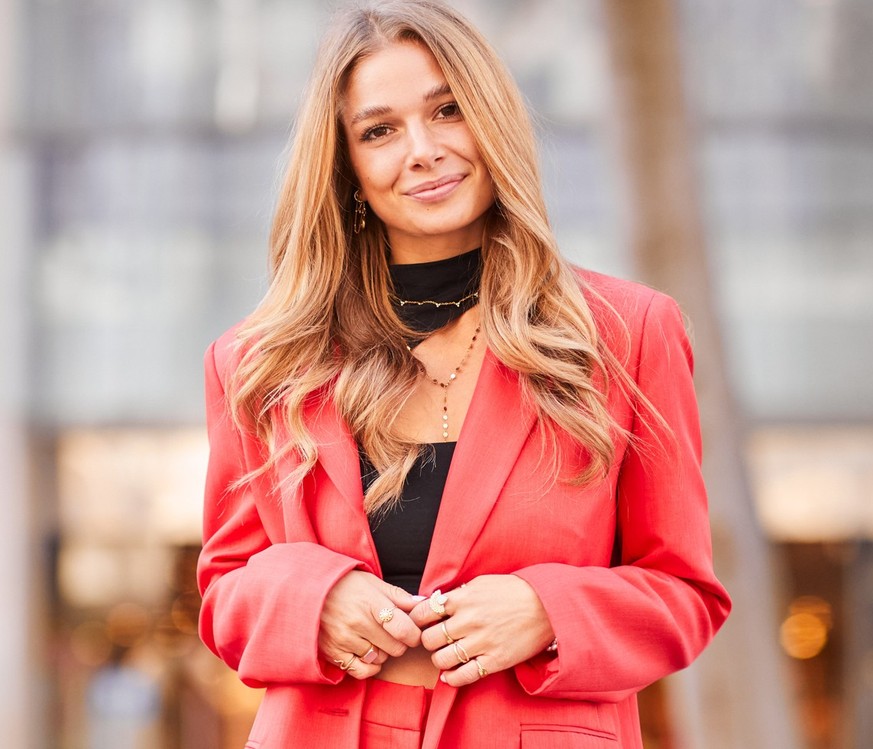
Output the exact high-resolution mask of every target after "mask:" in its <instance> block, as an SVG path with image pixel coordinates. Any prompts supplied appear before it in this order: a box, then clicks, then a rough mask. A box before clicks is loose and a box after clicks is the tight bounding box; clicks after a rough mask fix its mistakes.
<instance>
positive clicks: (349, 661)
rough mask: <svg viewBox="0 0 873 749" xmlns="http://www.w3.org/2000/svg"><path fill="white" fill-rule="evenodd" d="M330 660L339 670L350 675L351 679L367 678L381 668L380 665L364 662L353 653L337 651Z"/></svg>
mask: <svg viewBox="0 0 873 749" xmlns="http://www.w3.org/2000/svg"><path fill="white" fill-rule="evenodd" d="M332 661H333V664H334V665H335V666H336V667H337V668H338V669H339V670H340V671H342V672H343V673H344V674H346V675H348V676H351V677H352V678H353V679H369V678H370V677H371V676H375V675H376V674H378V673H379V671H381V670H382V666H381V665H379V664H376V663H364V662H363V661H362V660H361V659H360V658H359V657H358V656H357V655H355V654H354V653H339V654H338V655H337V656H336V657H335V658H333V659H332Z"/></svg>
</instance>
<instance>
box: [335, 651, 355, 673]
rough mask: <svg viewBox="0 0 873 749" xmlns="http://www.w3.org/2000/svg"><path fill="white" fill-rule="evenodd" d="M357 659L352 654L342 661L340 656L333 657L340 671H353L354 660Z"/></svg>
mask: <svg viewBox="0 0 873 749" xmlns="http://www.w3.org/2000/svg"><path fill="white" fill-rule="evenodd" d="M356 660H358V656H356V655H354V654H352V657H351V658H349V659H348V660H347V661H343V660H342V659H341V658H334V659H333V662H334V663H336V664H337V665H338V666H339V667H340V670H341V671H354V670H355V669H354V662H355V661H356Z"/></svg>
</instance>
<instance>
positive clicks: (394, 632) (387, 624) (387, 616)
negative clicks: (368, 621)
mask: <svg viewBox="0 0 873 749" xmlns="http://www.w3.org/2000/svg"><path fill="white" fill-rule="evenodd" d="M371 613H372V615H373V619H374V621H375V622H377V623H378V624H379V625H380V626H381V629H382V630H383V631H384V632H385V633H386V634H387V635H389V636H390V638H391V641H390V642H385V641H384V640H382V639H381V638H378V637H374V638H373V643H374V644H378V645H379V647H380V648H382V650H385V651H386V652H387V653H388V654H389V655H392V656H395V657H397V656H399V655H403V653H405V652H406V648H407V647H410V648H414V647H416V646H418V645H419V644H420V643H421V630H420V629H419V628H418V627H416V626H415V624H414V623H413V621H412V619H410V618H409V614H407V613H406V612H405V611H403V610H402V609H400V608H399V607H397V606H381V607H379V608H377V609H374V610H373V611H372V612H371Z"/></svg>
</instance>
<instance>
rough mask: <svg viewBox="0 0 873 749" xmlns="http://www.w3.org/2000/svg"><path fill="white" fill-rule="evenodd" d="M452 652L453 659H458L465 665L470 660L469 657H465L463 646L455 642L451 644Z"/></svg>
mask: <svg viewBox="0 0 873 749" xmlns="http://www.w3.org/2000/svg"><path fill="white" fill-rule="evenodd" d="M452 650H454V651H455V658H457V659H458V661H459V662H461V663H467V662H468V661H469V660H470V656H469V655H467V651H466V650H464V646H463V645H461V643H459V642H455V643H453V644H452Z"/></svg>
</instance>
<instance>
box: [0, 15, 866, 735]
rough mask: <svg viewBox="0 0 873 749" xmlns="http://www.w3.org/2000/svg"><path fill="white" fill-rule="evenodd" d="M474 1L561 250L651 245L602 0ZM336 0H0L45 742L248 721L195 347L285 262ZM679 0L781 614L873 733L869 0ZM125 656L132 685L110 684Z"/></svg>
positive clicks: (796, 644) (33, 632) (14, 714)
mask: <svg viewBox="0 0 873 749" xmlns="http://www.w3.org/2000/svg"><path fill="white" fill-rule="evenodd" d="M456 4H457V6H458V7H460V8H461V9H462V10H463V11H464V12H465V13H467V14H468V15H470V16H471V17H472V18H473V19H474V20H475V21H476V22H477V23H478V24H479V25H480V26H481V28H482V29H483V30H484V31H485V32H486V34H487V35H488V36H489V38H490V39H491V40H492V41H493V42H494V44H495V46H496V47H497V48H498V49H499V50H500V51H501V52H502V53H503V54H504V56H505V58H506V60H507V62H508V63H509V65H510V67H511V68H512V70H513V72H514V74H515V75H516V77H517V79H518V81H519V83H520V84H521V86H522V88H523V90H524V92H525V94H526V96H527V98H528V99H529V101H530V102H531V105H532V107H533V109H534V110H536V112H537V113H538V118H537V124H538V127H539V130H540V135H541V140H542V155H543V169H544V175H545V182H546V190H547V198H548V201H549V205H550V210H551V215H552V218H553V222H554V225H555V229H556V232H557V234H558V237H559V240H560V242H561V246H562V248H563V249H564V252H565V254H566V255H567V256H568V257H569V258H571V259H572V260H574V261H575V262H577V263H580V264H582V265H586V266H590V267H592V268H595V269H598V270H602V271H604V272H608V273H614V274H618V275H623V276H632V275H634V274H635V272H636V270H635V267H634V264H633V259H632V257H631V254H630V252H629V250H628V248H627V247H626V246H625V245H626V243H625V241H624V237H625V233H624V229H623V223H624V222H625V221H626V220H627V216H625V215H623V213H622V210H621V208H620V207H619V206H621V205H622V201H621V191H622V189H623V176H622V174H621V167H620V166H619V164H618V163H617V161H616V159H615V155H614V154H615V148H614V143H613V138H614V132H613V129H612V127H611V122H613V120H612V114H611V112H612V107H613V105H614V99H613V92H612V91H611V89H610V86H611V84H610V81H611V77H610V74H609V71H608V61H607V59H608V55H607V47H608V44H607V39H606V36H605V35H606V34H607V33H608V30H607V28H606V25H605V24H604V19H603V14H602V7H601V5H600V4H599V2H598V0H587V1H586V2H576V1H575V0H539V1H538V2H533V0H513V1H512V2H506V1H505V0H468V1H465V2H461V0H458V2H457V3H456ZM322 6H323V4H322V3H319V2H316V1H315V0H305V1H304V0H295V1H294V2H291V1H290V0H216V1H215V2H209V1H207V0H140V2H137V3H131V2H126V1H125V0H0V196H2V198H3V202H2V206H3V207H2V209H0V216H2V219H0V241H2V243H3V248H2V250H0V291H2V295H0V310H2V314H3V316H2V318H0V332H2V333H3V336H4V341H5V347H4V348H5V352H6V356H5V357H4V358H2V359H0V385H2V394H0V405H2V411H0V446H2V448H3V449H2V450H0V472H2V473H3V475H4V477H6V482H5V483H6V485H7V486H6V494H5V496H4V497H2V498H0V503H2V505H0V506H2V507H3V510H4V513H5V518H4V521H5V522H4V523H3V524H0V555H2V556H0V561H2V562H3V564H2V572H0V575H2V577H0V580H2V585H3V587H2V589H0V591H2V594H3V599H4V600H5V601H10V602H12V605H10V606H9V607H6V608H5V609H4V611H3V613H0V622H2V628H0V631H2V632H3V634H4V635H5V636H4V637H3V638H2V639H3V642H2V644H0V648H2V652H3V663H4V664H7V663H8V664H10V665H9V668H10V673H11V677H10V678H9V679H7V683H6V684H4V686H3V687H0V689H2V690H3V691H0V720H2V722H3V724H4V726H7V727H10V730H11V731H12V733H11V734H10V739H9V740H13V739H14V740H15V742H16V744H18V745H21V746H27V747H33V748H34V749H44V748H47V747H59V748H60V749H80V748H81V749H85V747H89V748H90V747H95V746H102V745H103V744H101V741H102V742H104V743H106V742H107V741H109V743H112V741H113V740H114V741H115V743H114V746H116V747H119V746H121V745H122V744H121V743H120V742H121V741H122V739H106V737H107V736H109V737H113V736H115V735H116V734H113V733H112V731H113V730H116V729H117V730H122V731H128V732H130V731H131V730H132V729H131V726H135V727H136V731H135V733H136V735H135V736H134V738H133V739H130V741H139V742H140V745H141V746H149V747H185V749H196V747H199V746H204V747H206V746H209V747H217V746H228V747H231V746H237V747H238V746H241V745H242V743H243V741H242V740H241V738H240V737H241V736H242V735H243V734H244V733H245V728H246V721H247V720H249V719H250V716H251V714H252V710H253V705H255V704H256V703H257V699H258V695H257V693H251V692H249V690H246V689H245V688H243V687H240V686H238V685H237V683H236V682H235V680H234V678H233V676H232V675H230V674H228V673H226V672H225V671H223V670H222V669H221V668H220V667H219V665H218V664H217V662H216V661H214V659H212V658H211V656H209V655H207V654H206V653H205V652H203V650H202V648H200V647H199V646H198V644H197V642H196V638H195V635H194V626H195V623H194V622H195V618H196V609H197V599H196V592H195V591H194V590H193V574H192V564H193V559H194V558H195V557H196V551H197V544H198V538H199V536H198V534H199V520H198V519H199V509H200V499H201V493H200V483H201V481H202V474H203V469H204V465H205V451H206V446H205V438H204V435H203V430H202V421H203V419H202V406H201V404H202V392H201V365H200V358H201V355H202V352H203V350H204V349H205V347H206V345H207V344H208V342H209V341H210V340H211V339H212V338H214V337H215V336H217V335H218V334H219V333H220V332H221V331H223V330H224V329H225V328H226V327H228V326H229V325H230V324H232V323H233V322H235V321H236V320H238V319H239V318H241V317H242V316H243V315H245V313H246V312H247V311H248V310H249V309H251V307H252V306H253V305H254V304H255V303H256V302H257V300H258V298H259V297H260V295H261V293H262V292H263V290H264V288H265V267H266V249H265V248H266V234H267V231H268V226H269V220H270V213H271V206H272V201H273V196H274V186H275V183H276V180H277V178H278V175H279V173H280V170H281V164H282V158H283V152H284V149H285V144H286V141H287V136H288V132H289V122H290V121H291V119H292V117H293V113H294V110H295V107H296V102H297V99H298V96H299V94H300V91H301V89H302V87H303V84H304V82H305V79H306V76H307V73H308V70H309V67H310V64H311V61H312V58H313V55H314V48H315V43H316V40H317V37H318V33H319V30H320V28H322V26H323V24H324V22H325V20H326V17H327V11H326V10H325V9H324V8H323V7H322ZM676 8H677V11H678V19H679V26H678V30H679V43H680V49H679V54H680V58H681V60H682V64H683V79H682V83H683V86H684V89H685V96H686V101H687V103H688V108H689V113H690V117H691V132H692V133H693V138H692V140H691V141H690V142H689V144H688V147H689V150H690V155H691V159H692V162H693V164H694V165H695V168H696V170H697V176H698V184H699V185H700V198H699V202H700V209H701V220H702V226H703V227H704V235H705V241H706V246H707V249H708V255H707V257H708V261H709V264H710V269H711V285H712V291H713V294H712V303H713V305H714V307H715V311H716V313H717V316H718V319H719V320H720V321H721V332H722V336H723V340H724V346H725V352H726V361H727V364H728V376H729V381H730V383H731V385H732V388H733V391H734V393H735V395H736V398H737V403H738V409H739V418H740V420H741V422H742V425H743V428H744V433H745V434H746V435H747V440H746V442H745V443H744V446H745V449H746V454H747V455H748V461H749V463H748V464H749V469H750V473H749V477H750V480H751V485H752V487H753V490H754V492H753V493H754V498H755V509H756V512H757V516H758V518H759V519H760V523H761V528H762V529H763V530H764V532H765V534H766V537H767V538H768V539H769V542H770V543H771V544H772V546H773V549H774V550H775V552H776V554H777V559H778V561H779V563H780V565H781V567H782V569H783V571H784V574H783V576H782V577H781V578H780V583H781V584H780V586H779V587H778V588H777V600H774V601H772V606H773V611H774V614H775V615H776V617H777V618H778V620H779V621H780V622H782V624H781V628H775V627H774V631H773V632H772V633H770V635H771V636H772V646H773V648H774V649H778V653H779V656H778V657H779V658H780V659H781V661H782V662H783V664H784V666H785V669H786V673H787V674H788V675H789V677H790V680H789V682H788V688H789V690H790V697H791V700H792V705H793V709H794V711H795V716H796V720H797V722H798V725H799V727H800V732H799V733H800V735H801V736H802V742H803V743H802V746H803V747H804V749H830V748H831V747H833V748H834V749H837V748H839V749H860V748H861V747H865V746H869V745H871V744H873V724H871V720H873V719H871V718H870V717H867V716H871V715H873V709H871V708H873V704H871V702H873V631H871V630H873V625H871V624H870V622H873V616H871V613H873V612H871V608H873V604H871V600H873V553H871V539H873V501H871V500H873V376H871V372H873V346H871V344H870V340H873V249H871V248H873V45H870V44H869V41H868V40H869V39H870V38H873V37H871V34H873V6H871V5H870V4H869V3H868V2H865V1H864V0H767V2H763V3H762V2H759V0H737V1H736V2H733V3H719V2H715V0H705V1H704V2H699V1H697V0H677V3H676ZM720 563H722V564H726V565H727V564H730V560H729V559H725V560H721V561H720ZM738 603H741V602H738ZM105 683H111V684H117V685H120V686H119V687H118V691H119V693H120V694H122V695H126V697H125V698H124V699H122V698H119V699H118V700H106V699H102V698H101V694H102V692H101V690H100V684H105ZM88 685H91V687H92V689H91V694H92V697H91V698H89V697H88V694H89V688H88ZM152 688H154V689H156V690H157V694H158V695H159V696H158V701H157V703H155V702H154V701H153V699H152V696H153V692H152V691H150V689H152ZM749 689H750V690H751V691H752V693H754V689H755V685H754V684H750V685H749ZM104 692H105V689H104ZM665 699H666V700H669V693H668V696H667V697H666V698H665V697H664V696H663V695H659V693H658V691H657V690H654V691H653V692H652V693H651V695H650V697H649V698H648V703H647V704H648V705H649V707H648V708H647V710H648V715H649V717H648V721H649V726H648V732H649V736H648V739H647V741H648V744H647V749H668V747H670V748H673V749H679V748H680V747H683V748H684V747H685V746H686V745H685V744H683V743H682V741H683V739H682V737H683V735H684V734H683V727H682V726H681V725H677V718H676V717H675V715H673V714H672V713H671V711H670V709H669V705H665V704H664V700H665ZM760 699H766V695H761V696H760ZM155 705H157V707H155ZM725 709H730V707H729V706H728V708H725ZM119 725H120V726H122V727H123V728H118V726H119ZM124 740H127V739H124ZM130 745H131V746H133V745H135V744H133V743H131V744H130ZM688 749H690V747H689V748H688ZM695 749H696V748H695Z"/></svg>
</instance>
